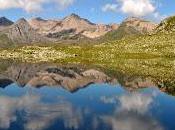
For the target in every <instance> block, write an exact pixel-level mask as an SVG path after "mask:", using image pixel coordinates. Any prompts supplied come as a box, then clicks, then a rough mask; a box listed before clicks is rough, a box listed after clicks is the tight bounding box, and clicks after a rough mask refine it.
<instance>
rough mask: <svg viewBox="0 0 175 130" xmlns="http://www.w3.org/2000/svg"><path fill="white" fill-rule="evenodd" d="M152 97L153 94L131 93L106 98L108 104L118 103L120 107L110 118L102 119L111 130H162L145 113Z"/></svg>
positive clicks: (157, 123) (104, 117)
mask: <svg viewBox="0 0 175 130" xmlns="http://www.w3.org/2000/svg"><path fill="white" fill-rule="evenodd" d="M154 96H155V93H153V94H152V95H146V94H140V93H131V94H126V95H122V96H120V97H118V98H117V97H116V96H115V97H113V98H112V97H111V98H108V100H109V99H110V100H109V102H110V103H111V101H112V102H114V103H116V102H119V103H120V105H119V106H118V108H116V109H115V111H114V113H113V114H112V115H111V116H103V117H102V119H103V120H104V121H105V122H106V123H107V124H109V125H110V126H111V127H112V130H163V128H162V127H161V125H160V124H159V122H158V121H156V120H155V119H154V118H153V117H151V116H150V115H148V113H147V112H148V111H149V108H150V105H151V103H152V102H153V97H154ZM105 100H106V99H105Z"/></svg>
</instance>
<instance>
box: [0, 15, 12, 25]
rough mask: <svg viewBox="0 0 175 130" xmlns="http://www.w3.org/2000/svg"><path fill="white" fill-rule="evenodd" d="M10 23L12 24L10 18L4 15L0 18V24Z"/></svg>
mask: <svg viewBox="0 0 175 130" xmlns="http://www.w3.org/2000/svg"><path fill="white" fill-rule="evenodd" d="M12 24H13V22H12V21H11V20H9V19H7V18H6V17H1V18H0V26H10V25H12Z"/></svg>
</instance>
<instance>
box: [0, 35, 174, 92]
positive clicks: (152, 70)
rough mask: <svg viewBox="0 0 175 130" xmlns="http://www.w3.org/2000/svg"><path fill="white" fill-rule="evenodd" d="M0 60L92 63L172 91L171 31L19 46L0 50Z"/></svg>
mask: <svg viewBox="0 0 175 130" xmlns="http://www.w3.org/2000/svg"><path fill="white" fill-rule="evenodd" d="M0 58H1V59H15V60H19V61H21V62H33V63H37V62H43V61H44V62H54V63H58V64H62V65H69V64H74V65H83V66H95V67H98V68H101V69H103V70H104V71H105V72H107V73H109V74H112V75H113V76H115V72H118V71H120V72H121V74H126V75H128V76H141V77H152V78H153V79H154V80H155V82H156V83H163V84H164V85H165V86H163V87H166V88H167V90H168V91H170V93H174V92H175V82H174V79H175V71H174V69H175V34H174V33H171V34H163V33H159V34H156V35H151V36H150V35H144V36H133V37H127V38H123V39H122V40H115V41H110V42H105V43H101V44H96V45H92V44H89V45H88V44H86V45H63V44H61V45H55V44H52V45H49V46H48V45H47V46H44V45H42V46H40V47H39V46H36V45H34V46H21V47H18V48H15V49H12V48H10V49H1V50H0Z"/></svg>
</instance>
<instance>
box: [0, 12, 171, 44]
mask: <svg viewBox="0 0 175 130" xmlns="http://www.w3.org/2000/svg"><path fill="white" fill-rule="evenodd" d="M166 21H167V19H166V20H164V21H162V22H161V23H160V24H156V23H153V22H150V21H146V20H143V19H140V18H136V17H129V18H127V19H125V20H124V21H123V22H122V23H120V24H117V23H113V24H108V25H107V24H96V23H93V22H90V21H89V20H87V19H84V18H81V17H80V16H78V15H76V14H71V15H69V16H67V17H65V18H63V19H52V20H45V19H42V18H40V17H37V18H32V19H29V20H26V19H24V18H21V19H19V20H18V21H17V22H13V21H11V20H9V19H7V18H5V17H1V18H0V39H1V40H0V44H5V42H6V43H28V44H30V43H41V42H59V41H62V40H66V41H71V40H74V41H78V40H82V39H86V40H87V39H88V40H96V39H110V40H111V39H112V40H117V39H121V38H123V37H125V36H130V35H143V34H147V33H151V32H155V30H156V29H157V32H161V30H162V28H166V27H165V26H162V25H165V24H166V23H167V22H166ZM166 26H169V24H168V25H166ZM172 26H174V24H173V25H172ZM158 30H159V31H158ZM2 42H3V43H2ZM1 46H2V45H1Z"/></svg>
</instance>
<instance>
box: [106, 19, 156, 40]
mask: <svg viewBox="0 0 175 130" xmlns="http://www.w3.org/2000/svg"><path fill="white" fill-rule="evenodd" d="M156 26H157V25H156V24H155V23H152V22H149V21H145V20H142V19H140V18H135V17H130V18H127V19H125V20H124V21H123V22H122V23H121V24H120V25H119V27H118V29H117V30H115V31H111V32H109V33H107V34H106V35H105V36H104V37H105V39H111V40H116V39H121V38H123V37H125V36H131V35H141V34H146V33H150V32H152V31H153V30H154V29H155V28H156Z"/></svg>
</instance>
